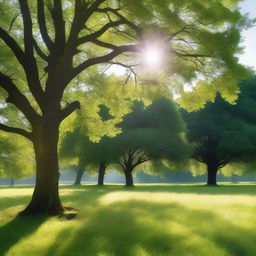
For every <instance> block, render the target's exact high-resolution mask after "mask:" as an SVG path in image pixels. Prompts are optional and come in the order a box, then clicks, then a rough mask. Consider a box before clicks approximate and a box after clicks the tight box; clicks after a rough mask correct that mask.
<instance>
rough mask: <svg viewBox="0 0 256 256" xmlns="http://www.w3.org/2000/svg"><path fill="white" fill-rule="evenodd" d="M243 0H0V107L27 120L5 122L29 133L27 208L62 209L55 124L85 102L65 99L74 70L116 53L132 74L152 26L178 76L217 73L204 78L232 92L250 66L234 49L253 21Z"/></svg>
mask: <svg viewBox="0 0 256 256" xmlns="http://www.w3.org/2000/svg"><path fill="white" fill-rule="evenodd" d="M237 2H238V1H232V3H231V1H227V0H222V1H213V0H212V1H207V2H204V3H202V2H201V1H199V0H197V1H193V3H187V1H184V0H182V1H173V0H161V1H155V0H148V1H136V2H135V1H131V0H122V1H119V0H115V1H112V0H94V1H93V0H73V1H71V0H70V1H64V0H47V1H46V0H37V1H28V0H19V1H1V2H0V14H1V21H0V39H1V42H0V47H1V49H3V50H2V51H1V66H0V69H1V70H0V88H1V102H5V103H6V106H5V107H4V108H3V109H2V110H3V111H4V110H6V112H9V107H10V106H11V108H12V106H14V107H15V108H16V109H17V110H18V112H19V114H20V115H21V116H22V121H21V122H19V123H17V122H14V123H12V122H5V121H3V120H1V124H0V129H1V130H2V131H5V132H11V133H16V134H19V135H21V136H23V137H25V138H26V139H28V140H30V141H31V142H32V144H33V149H34V152H35V160H36V185H35V189H34V192H33V196H32V200H31V202H30V203H29V205H28V206H27V207H26V209H25V210H24V211H23V212H22V214H24V215H27V214H37V213H46V214H49V215H56V214H60V213H62V212H63V211H64V210H65V207H64V206H63V205H62V203H61V201H60V198H59V192H58V179H59V163H58V141H59V127H60V124H61V123H62V122H63V120H65V119H66V118H67V117H69V116H70V115H71V114H72V113H73V112H74V111H75V110H77V109H79V108H80V102H79V101H77V99H74V101H73V102H71V103H67V102H65V99H66V98H69V99H72V98H73V97H67V93H68V94H69V95H70V93H72V92H74V91H75V90H71V89H70V88H71V87H72V86H77V84H79V79H77V78H78V77H82V76H83V74H84V73H83V72H84V71H87V73H89V72H92V71H94V69H93V66H94V65H98V64H103V63H110V62H112V64H113V63H116V64H120V65H123V66H125V67H128V68H129V69H130V70H131V72H132V74H133V66H134V65H135V64H137V63H135V60H136V58H135V53H137V52H140V53H143V49H145V47H146V46H145V44H147V43H148V41H150V42H152V40H151V39H152V36H150V39H149V40H147V37H148V35H152V34H153V33H152V31H159V33H158V34H159V35H161V40H160V41H161V43H160V44H161V47H158V48H161V49H166V51H167V50H168V52H170V55H171V62H172V63H173V64H172V69H173V70H172V72H173V74H175V75H174V76H172V78H173V79H174V78H179V81H191V80H192V79H193V78H195V76H197V74H201V75H207V76H208V75H209V76H211V75H210V74H213V76H212V77H213V79H208V80H209V81H212V82H213V83H214V84H216V87H214V88H217V90H218V91H220V92H221V93H222V95H224V97H225V98H229V99H230V100H232V98H230V97H229V96H230V95H233V92H234V91H235V89H236V88H235V83H234V82H235V80H237V79H239V78H240V77H241V76H244V75H245V73H246V72H245V71H244V69H243V68H242V67H241V66H240V65H238V64H237V59H236V57H234V56H235V54H236V53H238V52H239V47H238V43H239V39H240V36H239V30H240V29H241V28H243V27H246V26H247V24H248V21H247V20H246V19H245V18H244V17H242V16H241V14H240V13H239V12H238V11H237V8H236V4H237ZM233 3H234V4H233ZM46 7H47V8H46ZM153 37H154V36H153ZM156 41H157V40H156ZM163 44H164V46H166V47H162V45H163ZM158 45H159V44H158ZM127 54H128V55H129V56H128V57H127ZM126 60H127V61H126ZM82 73H83V74H82ZM231 78H232V79H231ZM224 81H225V82H224ZM220 82H221V83H220ZM147 83H150V81H147ZM172 84H173V83H172ZM220 84H221V85H222V86H218V85H220ZM223 85H225V86H223ZM206 87H207V90H208V88H213V87H210V86H209V85H208V84H207V85H206ZM84 91H85V94H86V90H84ZM87 91H88V88H87ZM74 95H77V94H75V93H74ZM208 99H209V97H208V98H206V99H205V100H208ZM109 104H110V103H109ZM112 105H114V104H113V102H112Z"/></svg>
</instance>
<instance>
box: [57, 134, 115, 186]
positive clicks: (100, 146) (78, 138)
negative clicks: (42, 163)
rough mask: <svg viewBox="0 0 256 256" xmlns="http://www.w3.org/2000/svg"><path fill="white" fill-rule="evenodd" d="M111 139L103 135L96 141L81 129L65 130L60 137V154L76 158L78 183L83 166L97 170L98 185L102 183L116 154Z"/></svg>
mask: <svg viewBox="0 0 256 256" xmlns="http://www.w3.org/2000/svg"><path fill="white" fill-rule="evenodd" d="M114 147H115V145H113V139H112V138H110V137H103V138H101V140H100V141H99V142H98V143H94V142H92V141H91V140H90V139H89V138H88V136H86V135H84V133H83V132H82V131H81V129H76V130H75V131H73V132H67V133H66V134H65V136H64V138H63V139H62V143H61V147H60V156H61V158H64V159H76V161H77V162H78V172H77V177H76V180H77V182H75V183H78V184H79V185H80V181H81V178H82V176H83V174H84V170H85V168H86V169H88V170H90V171H93V172H95V171H97V172H98V185H104V176H105V173H106V169H107V167H108V166H109V165H110V164H111V163H112V161H114V157H115V155H114V154H116V150H115V148H114Z"/></svg>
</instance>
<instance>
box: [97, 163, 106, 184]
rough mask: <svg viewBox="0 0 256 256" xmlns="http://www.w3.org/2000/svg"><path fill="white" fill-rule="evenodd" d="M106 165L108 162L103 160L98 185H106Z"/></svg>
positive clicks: (100, 165)
mask: <svg viewBox="0 0 256 256" xmlns="http://www.w3.org/2000/svg"><path fill="white" fill-rule="evenodd" d="M106 167H107V164H106V162H101V163H100V164H99V175H98V186H103V185H104V177H105V173H106Z"/></svg>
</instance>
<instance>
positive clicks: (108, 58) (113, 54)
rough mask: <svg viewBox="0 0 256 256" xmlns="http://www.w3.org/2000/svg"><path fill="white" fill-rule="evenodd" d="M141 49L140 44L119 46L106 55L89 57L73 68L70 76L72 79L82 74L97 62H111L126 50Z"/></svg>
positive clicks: (135, 50) (136, 50) (137, 50)
mask: <svg viewBox="0 0 256 256" xmlns="http://www.w3.org/2000/svg"><path fill="white" fill-rule="evenodd" d="M139 51H140V49H139V46H138V45H123V46H117V47H116V48H115V49H114V50H113V51H112V52H110V53H108V54H106V55H103V56H99V57H95V58H92V59H88V60H86V61H84V62H83V63H81V64H80V65H78V66H77V67H75V68H74V69H73V72H72V73H71V77H70V78H71V80H72V79H73V78H74V77H76V76H77V75H78V74H80V73H81V72H82V71H83V70H85V69H86V68H88V67H90V66H93V65H96V64H99V63H106V62H109V61H111V60H112V59H114V58H115V57H117V56H118V55H120V54H122V53H124V52H139Z"/></svg>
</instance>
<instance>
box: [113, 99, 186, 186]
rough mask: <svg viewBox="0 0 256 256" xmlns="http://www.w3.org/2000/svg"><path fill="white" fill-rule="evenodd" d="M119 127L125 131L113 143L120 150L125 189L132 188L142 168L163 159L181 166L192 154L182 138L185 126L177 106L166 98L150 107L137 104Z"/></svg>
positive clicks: (118, 153) (120, 163) (119, 161)
mask: <svg viewBox="0 0 256 256" xmlns="http://www.w3.org/2000/svg"><path fill="white" fill-rule="evenodd" d="M120 127H121V128H122V130H123V132H122V133H121V134H119V135H117V136H116V137H115V138H113V140H114V142H113V143H114V145H115V149H116V150H118V152H117V155H119V157H118V158H119V160H118V163H119V165H120V167H121V169H122V170H123V172H124V174H125V179H126V186H133V177H132V173H133V171H134V169H135V168H136V167H138V166H139V165H141V164H143V163H145V162H147V161H154V160H155V161H156V160H161V159H167V160H169V161H171V162H172V163H180V162H183V161H185V159H186V157H188V154H189V152H190V150H189V147H188V145H187V144H186V142H185V141H184V140H183V138H182V132H183V131H184V130H183V128H184V126H183V122H182V120H181V117H180V115H179V113H178V109H177V106H176V105H175V104H174V102H172V101H170V100H168V99H166V98H160V99H158V100H157V101H155V102H154V103H152V104H151V105H149V106H148V107H143V104H142V103H137V104H135V106H134V110H133V112H131V113H129V114H127V115H126V116H124V120H123V122H122V123H121V124H120Z"/></svg>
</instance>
